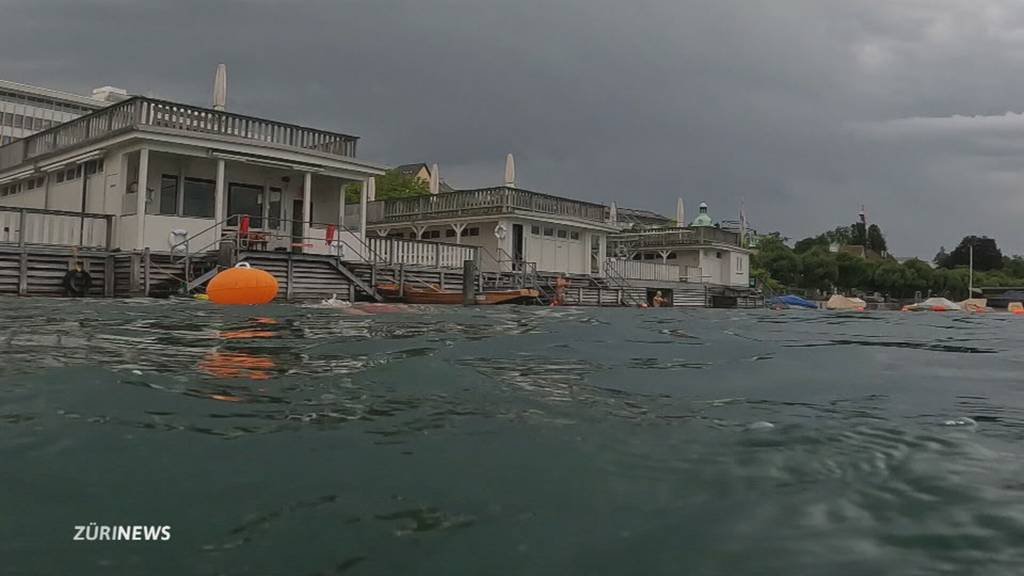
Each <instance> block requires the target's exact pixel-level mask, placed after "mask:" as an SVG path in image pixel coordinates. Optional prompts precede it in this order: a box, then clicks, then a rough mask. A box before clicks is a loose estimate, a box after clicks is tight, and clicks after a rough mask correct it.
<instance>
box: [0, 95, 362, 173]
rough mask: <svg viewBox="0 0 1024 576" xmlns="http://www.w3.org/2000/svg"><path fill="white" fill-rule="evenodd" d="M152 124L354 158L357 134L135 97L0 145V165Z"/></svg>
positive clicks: (170, 128) (8, 165) (7, 165)
mask: <svg viewBox="0 0 1024 576" xmlns="http://www.w3.org/2000/svg"><path fill="white" fill-rule="evenodd" d="M140 126H153V127H157V128H163V129H167V130H174V131H177V132H197V133H202V134H215V135H220V136H232V137H235V138H242V139H245V140H256V141H260V142H266V143H270V144H274V145H278V146H288V147H292V148H302V149H306V150H316V151H319V152H324V153H327V154H331V155H335V156H344V157H355V155H356V143H357V141H358V138H356V137H354V136H349V135H347V134H338V133H335V132H326V131H324V130H315V129H313V128H305V127H302V126H296V125H294V124H287V123H284V122H275V121H273V120H264V119H262V118H254V117H252V116H243V115H240V114H233V113H230V112H224V111H220V110H211V109H209V108H199V107H196V106H187V105H185V104H177V103H174V102H166V101H163V100H156V99H153V98H145V97H140V96H137V97H134V98H130V99H128V100H125V101H124V102H118V103H117V104H111V105H110V106H107V107H105V108H101V109H100V110H97V111H96V112H92V113H91V114H87V115H85V116H82V117H80V118H76V119H74V120H71V121H69V122H65V123H63V124H58V125H57V126H54V127H53V128H50V129H49V130H44V131H42V132H39V133H38V134H33V135H31V136H28V137H26V138H24V139H22V140H17V141H15V142H12V143H10V144H7V145H6V146H2V147H0V170H3V169H6V168H10V167H13V166H16V165H19V164H22V163H24V162H26V161H28V160H31V159H32V158H35V157H37V156H42V155H44V154H50V153H53V152H57V151H60V150H65V149H69V148H73V147H75V146H78V145H80V144H83V143H86V142H89V141H92V140H95V139H97V138H100V137H106V136H109V135H111V134H115V133H118V132H121V131H125V130H130V129H133V128H138V127H140Z"/></svg>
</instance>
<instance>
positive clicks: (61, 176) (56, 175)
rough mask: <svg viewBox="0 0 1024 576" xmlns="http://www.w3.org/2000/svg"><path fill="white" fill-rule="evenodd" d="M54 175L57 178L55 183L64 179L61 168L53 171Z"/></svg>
mask: <svg viewBox="0 0 1024 576" xmlns="http://www.w3.org/2000/svg"><path fill="white" fill-rule="evenodd" d="M54 177H55V178H56V179H57V183H58V184H60V183H61V182H63V181H64V171H63V170H61V171H60V172H56V173H54Z"/></svg>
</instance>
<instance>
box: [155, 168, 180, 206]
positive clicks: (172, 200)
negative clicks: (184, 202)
mask: <svg viewBox="0 0 1024 576" xmlns="http://www.w3.org/2000/svg"><path fill="white" fill-rule="evenodd" d="M177 213H178V177H177V176H174V175H172V174H164V175H162V176H160V210H159V211H158V212H157V214H170V215H175V214H177Z"/></svg>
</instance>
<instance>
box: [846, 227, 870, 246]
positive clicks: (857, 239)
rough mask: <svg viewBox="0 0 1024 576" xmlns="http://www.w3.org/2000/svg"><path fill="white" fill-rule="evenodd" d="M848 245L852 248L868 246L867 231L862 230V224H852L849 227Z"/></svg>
mask: <svg viewBox="0 0 1024 576" xmlns="http://www.w3.org/2000/svg"><path fill="white" fill-rule="evenodd" d="M850 244H851V245H853V246H867V245H868V231H867V230H866V229H865V228H864V223H863V222H854V223H853V225H852V226H850Z"/></svg>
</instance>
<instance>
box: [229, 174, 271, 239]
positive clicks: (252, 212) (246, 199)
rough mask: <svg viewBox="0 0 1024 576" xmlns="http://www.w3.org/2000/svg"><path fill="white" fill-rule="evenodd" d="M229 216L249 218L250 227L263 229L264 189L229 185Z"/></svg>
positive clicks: (248, 185)
mask: <svg viewBox="0 0 1024 576" xmlns="http://www.w3.org/2000/svg"><path fill="white" fill-rule="evenodd" d="M228 215H229V216H235V215H239V216H249V226H251V227H253V228H263V187H262V186H253V185H251V184H234V183H232V184H229V185H228ZM231 224H237V222H235V221H232V222H231Z"/></svg>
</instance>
